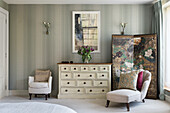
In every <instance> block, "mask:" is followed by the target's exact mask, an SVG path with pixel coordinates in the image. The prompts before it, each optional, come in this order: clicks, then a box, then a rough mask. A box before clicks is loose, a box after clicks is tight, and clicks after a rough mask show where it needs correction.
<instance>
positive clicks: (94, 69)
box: [90, 66, 98, 71]
mask: <svg viewBox="0 0 170 113" xmlns="http://www.w3.org/2000/svg"><path fill="white" fill-rule="evenodd" d="M90 71H98V67H97V66H96V67H90Z"/></svg>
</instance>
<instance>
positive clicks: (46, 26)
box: [43, 22, 50, 35]
mask: <svg viewBox="0 0 170 113" xmlns="http://www.w3.org/2000/svg"><path fill="white" fill-rule="evenodd" d="M43 24H44V26H45V28H46V29H47V31H46V34H47V35H48V34H49V28H50V23H48V22H43Z"/></svg>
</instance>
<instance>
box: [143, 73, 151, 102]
mask: <svg viewBox="0 0 170 113" xmlns="http://www.w3.org/2000/svg"><path fill="white" fill-rule="evenodd" d="M150 82H151V73H150V72H149V71H147V72H146V75H145V81H144V82H143V85H142V89H141V99H144V98H145V97H146V94H147V91H148V88H149V85H150Z"/></svg>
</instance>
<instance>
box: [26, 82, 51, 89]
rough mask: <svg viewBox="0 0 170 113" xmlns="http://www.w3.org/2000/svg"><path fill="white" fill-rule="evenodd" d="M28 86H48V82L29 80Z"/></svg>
mask: <svg viewBox="0 0 170 113" xmlns="http://www.w3.org/2000/svg"><path fill="white" fill-rule="evenodd" d="M29 86H30V87H31V88H48V82H31V83H30V84H29Z"/></svg>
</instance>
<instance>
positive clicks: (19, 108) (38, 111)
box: [0, 102, 77, 113]
mask: <svg viewBox="0 0 170 113" xmlns="http://www.w3.org/2000/svg"><path fill="white" fill-rule="evenodd" d="M0 113H77V112H75V111H74V110H72V109H71V108H68V107H66V106H62V105H58V104H49V103H40V102H24V103H0Z"/></svg>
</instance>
